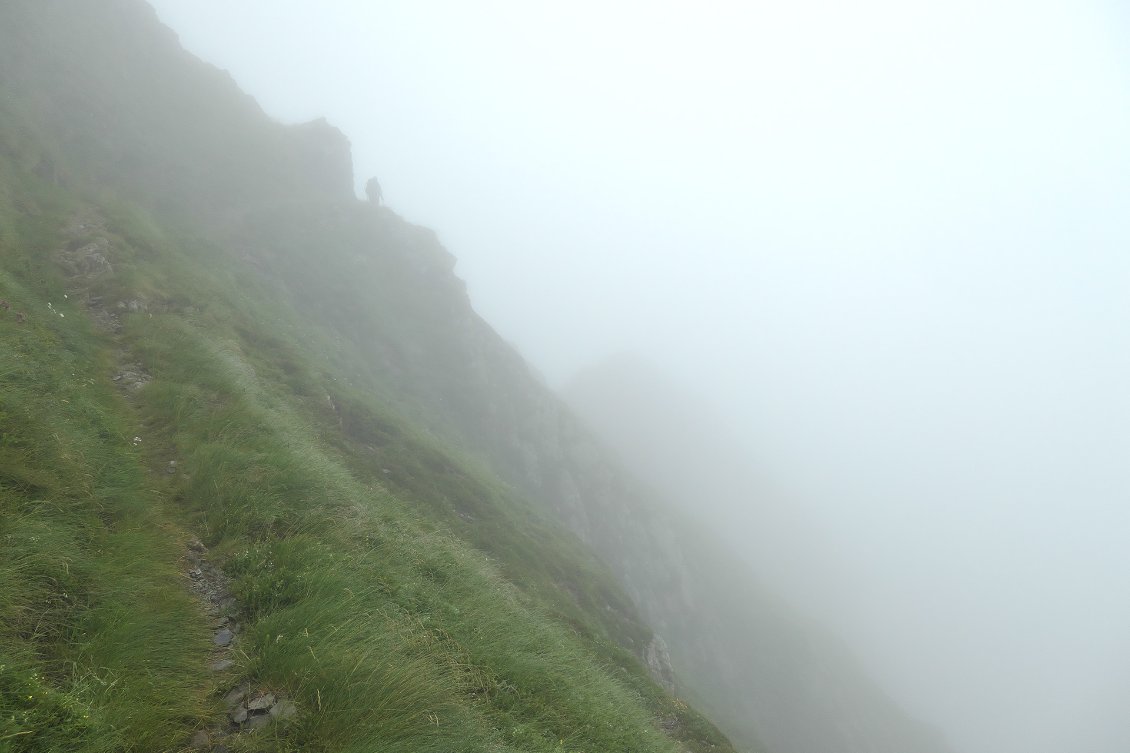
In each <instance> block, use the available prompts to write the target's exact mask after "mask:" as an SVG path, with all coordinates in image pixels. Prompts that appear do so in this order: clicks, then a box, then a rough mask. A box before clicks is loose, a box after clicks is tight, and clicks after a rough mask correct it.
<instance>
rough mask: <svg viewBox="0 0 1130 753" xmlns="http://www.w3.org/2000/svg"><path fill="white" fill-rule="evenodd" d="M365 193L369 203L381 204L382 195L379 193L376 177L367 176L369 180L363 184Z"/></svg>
mask: <svg viewBox="0 0 1130 753" xmlns="http://www.w3.org/2000/svg"><path fill="white" fill-rule="evenodd" d="M365 194H366V195H367V196H368V197H369V203H370V204H372V205H373V206H375V207H379V206H380V205H381V199H383V198H384V196H383V195H382V194H381V184H380V183H378V182H377V179H376V178H369V182H368V183H366V184H365Z"/></svg>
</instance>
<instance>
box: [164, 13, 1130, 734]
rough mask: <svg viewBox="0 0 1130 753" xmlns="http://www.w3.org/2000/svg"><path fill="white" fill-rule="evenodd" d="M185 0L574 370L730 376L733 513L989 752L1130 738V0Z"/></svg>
mask: <svg viewBox="0 0 1130 753" xmlns="http://www.w3.org/2000/svg"><path fill="white" fill-rule="evenodd" d="M153 4H154V6H155V7H156V8H157V9H158V12H159V14H160V16H161V17H162V19H163V20H164V21H166V22H167V23H168V24H170V25H171V26H173V27H174V28H175V29H176V30H177V31H178V33H179V34H180V35H181V39H182V41H183V42H184V44H185V45H186V46H187V47H188V48H189V49H190V50H192V51H193V52H195V53H196V54H198V55H200V56H201V57H203V58H205V59H207V60H209V61H211V62H213V63H215V64H217V65H219V66H220V67H223V68H226V69H228V70H230V71H231V73H232V75H233V77H234V78H235V79H236V81H237V82H238V83H239V84H240V85H241V86H243V87H244V88H245V89H246V90H248V91H249V92H250V93H252V94H253V95H254V96H255V97H256V98H257V99H258V100H259V101H260V103H261V104H262V105H263V106H264V108H265V109H266V110H267V111H268V112H269V113H270V114H272V115H274V116H275V117H278V118H280V119H282V120H285V121H288V122H297V121H303V120H309V119H312V118H315V117H320V116H323V115H324V116H326V117H327V118H328V119H329V120H330V121H331V122H332V123H334V124H335V125H337V126H339V127H340V128H342V129H343V130H344V131H345V132H346V133H347V134H348V136H349V137H350V139H351V140H352V143H353V150H354V158H355V164H356V173H357V179H358V183H359V184H360V183H363V182H364V180H365V179H367V178H368V177H369V176H372V175H376V176H378V177H379V179H380V181H381V183H382V185H383V187H384V195H385V198H386V201H387V203H388V205H389V206H390V207H391V208H392V209H393V210H395V211H397V212H398V213H400V214H402V215H404V216H405V217H407V218H408V219H410V220H412V221H415V222H419V223H421V224H425V225H428V226H430V227H432V228H434V229H436V230H437V232H438V233H439V235H440V238H441V240H442V241H443V242H444V243H445V244H446V245H447V247H448V248H449V249H450V250H451V251H452V253H454V254H455V255H456V256H457V257H458V258H459V266H458V269H457V271H458V273H459V274H460V275H461V276H462V277H463V278H465V279H466V280H467V282H468V287H469V291H470V294H471V297H472V300H473V302H474V305H475V307H476V309H477V310H478V311H479V312H480V313H481V314H483V316H484V317H485V318H486V319H487V320H488V321H490V322H491V323H492V324H493V325H494V326H495V328H496V329H497V330H498V331H499V332H500V333H501V334H502V335H503V336H504V337H506V338H507V339H508V340H510V341H511V342H513V343H514V344H515V345H516V347H518V348H519V349H520V350H521V351H522V352H523V353H524V354H525V355H526V356H527V358H528V359H529V360H530V362H531V363H532V364H533V365H534V366H535V367H536V368H537V369H538V370H539V371H540V372H541V373H543V374H544V375H545V378H546V379H547V380H548V381H549V382H550V383H551V384H553V385H557V386H560V385H563V384H565V383H566V382H567V381H568V380H569V379H570V378H571V377H572V376H573V375H574V374H575V373H576V372H578V371H579V370H581V369H584V368H586V367H588V366H591V365H593V364H597V363H600V362H602V361H603V360H605V359H607V358H608V357H610V356H613V355H615V354H618V353H622V352H631V353H635V354H639V355H640V356H642V357H644V358H646V359H647V360H648V361H649V362H650V363H652V364H654V365H655V369H656V370H657V371H658V372H659V373H662V374H664V375H665V377H666V378H669V379H670V380H671V382H672V383H673V384H676V385H678V390H680V391H681V392H682V393H684V394H686V395H687V396H688V400H690V401H692V402H695V403H700V404H701V405H702V406H704V407H703V411H704V412H708V413H710V414H711V415H712V416H713V418H712V419H711V421H713V422H714V423H715V425H717V426H718V427H719V428H718V434H719V435H729V436H732V437H733V440H732V442H728V445H729V446H731V447H732V448H733V453H734V456H735V457H737V458H739V460H737V461H735V462H732V463H723V464H721V465H719V466H718V467H717V468H716V469H714V470H712V471H711V472H712V473H717V474H725V473H731V472H732V473H733V474H734V480H733V484H734V485H735V487H736V486H738V485H741V486H742V488H745V487H746V486H749V485H752V486H755V487H757V489H758V490H759V492H760V496H759V497H758V499H757V500H756V501H755V502H750V501H749V500H748V499H747V498H746V497H744V496H743V495H741V494H735V495H733V499H730V500H726V501H727V502H729V503H731V504H729V507H728V512H727V514H728V516H729V517H728V519H727V520H726V521H725V525H724V527H725V528H726V529H727V530H729V531H731V532H733V531H739V532H742V535H743V536H746V534H748V538H744V539H743V540H745V541H747V542H749V543H750V546H749V547H748V549H749V551H747V554H748V555H749V557H750V559H751V561H752V562H753V563H755V564H756V565H757V566H758V567H759V568H761V569H762V572H763V573H765V574H767V575H766V577H767V579H768V580H770V582H771V583H773V584H774V585H776V587H778V588H779V589H781V590H782V591H785V592H786V596H787V598H789V599H790V600H792V601H793V602H794V603H796V604H797V605H798V606H800V607H801V608H802V609H804V610H806V611H808V612H809V613H811V614H813V615H815V616H817V617H819V618H820V619H821V620H823V621H825V622H826V623H827V624H829V625H831V626H832V627H834V628H835V629H836V630H837V631H839V632H840V633H841V634H842V635H843V636H844V638H845V639H846V640H847V642H848V643H849V644H850V645H851V646H852V647H853V649H854V650H855V651H856V652H857V653H858V655H859V656H860V657H861V659H862V661H863V662H864V663H865V665H866V666H867V667H868V668H869V669H870V670H871V671H872V672H873V673H874V675H875V677H876V678H877V679H878V681H879V682H880V683H881V684H882V685H883V686H884V687H885V688H886V689H888V691H889V692H890V693H891V694H892V696H893V697H895V698H896V699H897V700H898V701H899V702H900V703H901V704H903V705H904V706H905V707H906V708H908V709H909V710H910V711H912V712H913V713H914V714H915V715H917V716H918V717H920V718H922V719H924V720H927V721H930V722H932V723H934V724H936V725H938V726H940V727H941V728H942V729H944V731H945V732H946V734H947V736H948V737H949V739H950V740H951V741H952V743H953V745H954V748H955V750H957V751H959V753H1010V752H1012V751H1015V752H1016V753H1052V752H1053V751H1054V752H1055V753H1062V752H1063V751H1072V752H1073V753H1126V751H1128V750H1130V725H1128V724H1127V720H1128V719H1130V545H1128V542H1130V499H1128V498H1127V497H1128V490H1130V470H1128V469H1130V464H1128V463H1127V459H1128V451H1130V391H1128V390H1127V385H1128V384H1130V253H1128V252H1130V245H1128V244H1130V139H1128V138H1127V134H1130V11H1128V10H1127V9H1126V7H1125V6H1124V5H1123V4H1121V3H1119V2H1117V1H1116V0H1110V2H1101V1H1099V0H1049V1H1047V2H1041V1H1040V0H1028V1H1027V2H1019V1H1016V2H1011V1H1009V0H979V1H978V2H973V1H972V0H947V1H946V2H941V1H940V0H939V1H938V2H913V1H911V2H896V1H895V0H863V1H862V2H856V3H851V4H847V3H837V2H831V1H830V0H828V1H826V2H821V1H818V0H800V1H799V2H793V3H781V2H777V3H762V2H750V3H690V2H666V3H664V2H660V3H655V2H650V3H644V2H614V3H612V2H599V3H598V2H591V1H590V0H575V1H574V2H571V3H567V4H560V3H557V4H549V3H534V2H520V1H519V0H493V1H490V2H480V3H459V2H437V1H434V0H413V1H411V2H410V1H409V0H402V1H392V0H390V1H388V2H366V1H364V0H319V1H318V2H315V0H242V2H239V3H229V2H221V0H155V1H154V3H153ZM686 470H687V472H688V473H694V472H695V470H696V468H695V467H693V466H692V467H688V468H687V469H686ZM727 480H728V479H727V478H715V479H714V484H715V485H716V486H718V487H719V488H722V487H725V486H726V483H725V482H726V481H727ZM673 483H674V482H673ZM759 542H760V543H763V544H765V546H759V545H758V543H759ZM767 542H774V544H773V545H772V546H769V545H768V543H767Z"/></svg>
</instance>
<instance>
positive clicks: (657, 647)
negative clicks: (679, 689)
mask: <svg viewBox="0 0 1130 753" xmlns="http://www.w3.org/2000/svg"><path fill="white" fill-rule="evenodd" d="M643 660H644V664H645V665H647V671H648V672H649V673H650V674H651V679H653V680H655V681H656V682H657V683H658V684H659V686H660V687H662V688H663V689H664V690H666V691H667V692H668V693H670V694H671V695H675V670H674V668H673V667H672V666H671V652H670V651H669V650H668V648H667V644H666V643H665V642H664V640H663V639H662V638H660V637H659V636H658V635H656V636H653V637H652V639H651V643H649V644H647V648H645V649H644V652H643Z"/></svg>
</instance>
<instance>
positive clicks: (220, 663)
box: [208, 659, 235, 672]
mask: <svg viewBox="0 0 1130 753" xmlns="http://www.w3.org/2000/svg"><path fill="white" fill-rule="evenodd" d="M234 664H235V662H234V661H232V660H231V659H217V660H216V661H214V662H212V663H211V664H209V665H208V666H209V667H210V668H211V670H212V671H213V672H224V671H226V670H228V669H231V668H232V665H234Z"/></svg>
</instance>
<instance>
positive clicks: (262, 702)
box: [247, 693, 275, 711]
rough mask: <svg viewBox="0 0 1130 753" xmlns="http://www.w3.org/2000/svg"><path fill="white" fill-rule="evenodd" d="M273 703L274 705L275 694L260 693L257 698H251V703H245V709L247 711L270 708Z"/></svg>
mask: <svg viewBox="0 0 1130 753" xmlns="http://www.w3.org/2000/svg"><path fill="white" fill-rule="evenodd" d="M274 705H275V694H274V693H267V694H266V695H261V696H259V697H258V698H256V699H254V700H252V701H251V703H249V704H247V710H248V711H263V710H266V709H269V708H271V707H272V706H274Z"/></svg>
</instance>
